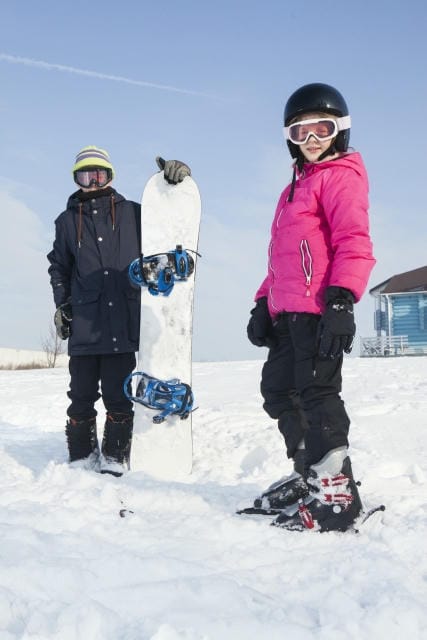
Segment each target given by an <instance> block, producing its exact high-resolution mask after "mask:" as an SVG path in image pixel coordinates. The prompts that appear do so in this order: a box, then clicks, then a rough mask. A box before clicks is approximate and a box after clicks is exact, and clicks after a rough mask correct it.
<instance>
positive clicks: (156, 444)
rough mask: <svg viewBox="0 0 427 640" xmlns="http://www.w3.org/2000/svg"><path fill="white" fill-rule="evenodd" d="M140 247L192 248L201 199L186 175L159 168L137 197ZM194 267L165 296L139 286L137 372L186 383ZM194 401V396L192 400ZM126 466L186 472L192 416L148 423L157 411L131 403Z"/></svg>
mask: <svg viewBox="0 0 427 640" xmlns="http://www.w3.org/2000/svg"><path fill="white" fill-rule="evenodd" d="M141 207H142V211H141V216H142V218H141V222H142V224H141V236H142V237H141V248H142V254H143V256H144V257H146V256H149V255H154V254H157V253H167V252H169V251H171V250H174V249H175V248H176V246H177V245H182V247H183V249H185V250H187V251H189V252H190V251H196V250H197V243H198V237H199V225H200V213H201V202H200V194H199V190H198V188H197V185H196V183H195V182H194V180H193V179H192V178H190V177H186V178H185V179H184V180H183V182H181V183H179V184H177V185H169V184H168V183H167V182H166V180H165V179H164V177H163V171H162V172H160V173H156V174H155V175H154V176H152V177H151V178H150V180H149V181H148V182H147V184H146V186H145V189H144V193H143V195H142V202H141ZM190 255H191V256H192V258H193V259H194V262H195V265H194V271H193V273H192V274H191V275H190V276H189V277H188V279H187V280H184V281H177V282H175V284H174V287H173V290H172V292H171V293H170V294H169V296H163V295H157V296H153V295H152V294H151V293H150V292H149V291H148V289H147V288H146V287H142V289H141V328H140V345H139V349H140V350H139V353H138V363H137V369H136V370H137V371H143V372H145V373H147V374H148V375H150V376H153V377H154V378H159V379H161V380H170V379H174V378H178V379H179V380H180V381H181V382H183V383H186V384H189V385H191V368H192V329H193V294H194V277H195V273H196V262H197V255H196V254H195V253H191V254H190ZM196 400H197V399H196ZM134 409H135V419H134V436H133V441H132V451H131V469H132V470H138V471H145V472H147V473H149V474H151V475H154V476H156V477H159V478H165V479H174V478H177V477H179V476H183V475H187V474H189V473H191V467H192V457H193V456H192V454H193V446H192V431H191V429H192V425H191V421H192V415H191V413H190V415H189V416H188V418H186V419H184V420H181V418H180V417H179V416H168V417H167V418H166V420H165V421H164V422H162V423H161V424H155V423H153V416H155V415H156V414H158V413H160V412H159V411H156V410H152V409H147V408H145V407H144V406H142V405H141V404H139V403H137V402H135V406H134Z"/></svg>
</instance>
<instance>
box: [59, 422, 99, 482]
mask: <svg viewBox="0 0 427 640" xmlns="http://www.w3.org/2000/svg"><path fill="white" fill-rule="evenodd" d="M65 435H66V438H67V444H68V452H69V463H70V465H71V466H72V467H76V468H77V467H81V468H83V469H93V470H96V468H97V465H98V463H99V445H98V438H97V434H96V418H89V419H86V420H78V419H77V418H71V417H70V419H69V420H68V422H67V424H66V427H65Z"/></svg>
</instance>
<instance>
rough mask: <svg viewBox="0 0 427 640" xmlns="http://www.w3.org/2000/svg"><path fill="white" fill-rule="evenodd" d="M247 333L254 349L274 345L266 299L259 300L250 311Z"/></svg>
mask: <svg viewBox="0 0 427 640" xmlns="http://www.w3.org/2000/svg"><path fill="white" fill-rule="evenodd" d="M251 316H252V317H251V319H250V320H249V324H248V328H247V332H248V338H249V340H250V341H251V342H252V344H254V345H255V346H256V347H271V346H273V344H274V342H275V341H274V336H273V321H272V320H271V316H270V312H269V310H268V305H267V298H259V299H258V300H257V303H256V306H255V307H254V308H253V309H252V311H251Z"/></svg>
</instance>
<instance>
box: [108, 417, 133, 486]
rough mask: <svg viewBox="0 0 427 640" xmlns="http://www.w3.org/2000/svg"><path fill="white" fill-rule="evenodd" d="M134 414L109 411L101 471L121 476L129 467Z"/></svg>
mask: <svg viewBox="0 0 427 640" xmlns="http://www.w3.org/2000/svg"><path fill="white" fill-rule="evenodd" d="M132 431H133V415H132V414H129V413H107V419H106V421H105V428H104V437H103V439H102V455H103V460H102V462H101V469H100V471H101V473H109V474H111V475H113V476H116V477H119V476H122V475H123V473H124V472H125V471H126V470H128V469H129V463H130V447H131V443H132Z"/></svg>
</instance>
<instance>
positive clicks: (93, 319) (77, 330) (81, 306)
mask: <svg viewBox="0 0 427 640" xmlns="http://www.w3.org/2000/svg"><path fill="white" fill-rule="evenodd" d="M99 298H100V292H99V291H79V292H78V294H77V295H74V296H72V299H71V304H72V307H73V321H72V325H71V338H72V345H73V347H75V346H85V345H94V344H97V343H98V342H100V340H101V333H102V324H101V314H100V311H99V304H100V299H99Z"/></svg>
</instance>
